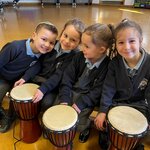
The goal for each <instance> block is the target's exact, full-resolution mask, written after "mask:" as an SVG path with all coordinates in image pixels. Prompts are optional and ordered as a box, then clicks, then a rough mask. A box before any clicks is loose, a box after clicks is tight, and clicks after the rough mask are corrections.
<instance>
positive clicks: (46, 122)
mask: <svg viewBox="0 0 150 150" xmlns="http://www.w3.org/2000/svg"><path fill="white" fill-rule="evenodd" d="M42 122H43V126H44V132H45V133H46V135H47V137H48V139H49V140H50V142H51V143H52V144H53V145H55V146H56V147H58V148H62V149H63V148H66V149H67V150H68V148H67V146H68V145H69V144H71V143H72V141H73V139H74V137H75V134H76V127H77V122H78V115H77V112H76V111H75V110H74V109H73V108H72V107H70V106H66V105H56V106H53V107H51V108H49V109H48V110H46V112H45V113H44V115H43V118H42Z"/></svg>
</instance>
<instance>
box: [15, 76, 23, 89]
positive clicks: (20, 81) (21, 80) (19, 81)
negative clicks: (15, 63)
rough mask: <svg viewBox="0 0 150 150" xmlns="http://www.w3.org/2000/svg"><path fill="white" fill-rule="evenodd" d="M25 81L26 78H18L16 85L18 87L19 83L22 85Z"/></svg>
mask: <svg viewBox="0 0 150 150" xmlns="http://www.w3.org/2000/svg"><path fill="white" fill-rule="evenodd" d="M24 83H25V80H24V79H22V78H21V79H20V80H18V81H16V82H15V84H14V87H16V86H18V85H22V84H24Z"/></svg>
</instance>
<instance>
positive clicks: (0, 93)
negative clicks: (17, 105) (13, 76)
mask: <svg viewBox="0 0 150 150" xmlns="http://www.w3.org/2000/svg"><path fill="white" fill-rule="evenodd" d="M12 86H13V83H12V82H9V81H6V80H4V79H0V106H1V105H2V101H3V98H4V97H5V95H6V93H7V92H9V91H10V90H11V88H12Z"/></svg>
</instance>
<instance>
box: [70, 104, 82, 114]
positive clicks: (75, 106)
mask: <svg viewBox="0 0 150 150" xmlns="http://www.w3.org/2000/svg"><path fill="white" fill-rule="evenodd" d="M72 107H73V108H74V109H75V110H76V111H77V113H78V114H80V112H81V110H80V109H79V108H78V106H77V105H76V104H75V103H74V104H73V105H72Z"/></svg>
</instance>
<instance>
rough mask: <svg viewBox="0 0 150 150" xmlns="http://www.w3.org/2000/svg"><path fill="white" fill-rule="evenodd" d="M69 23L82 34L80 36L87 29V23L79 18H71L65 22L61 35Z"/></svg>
mask: <svg viewBox="0 0 150 150" xmlns="http://www.w3.org/2000/svg"><path fill="white" fill-rule="evenodd" d="M69 25H73V26H74V28H75V29H76V31H77V32H78V33H79V34H80V37H81V35H82V33H83V32H84V30H85V24H84V23H83V22H82V21H81V20H80V19H78V18H74V19H71V20H69V21H67V22H66V23H65V25H64V27H63V29H62V31H61V34H60V36H61V35H62V33H63V32H64V30H65V29H66V27H67V26H69Z"/></svg>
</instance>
